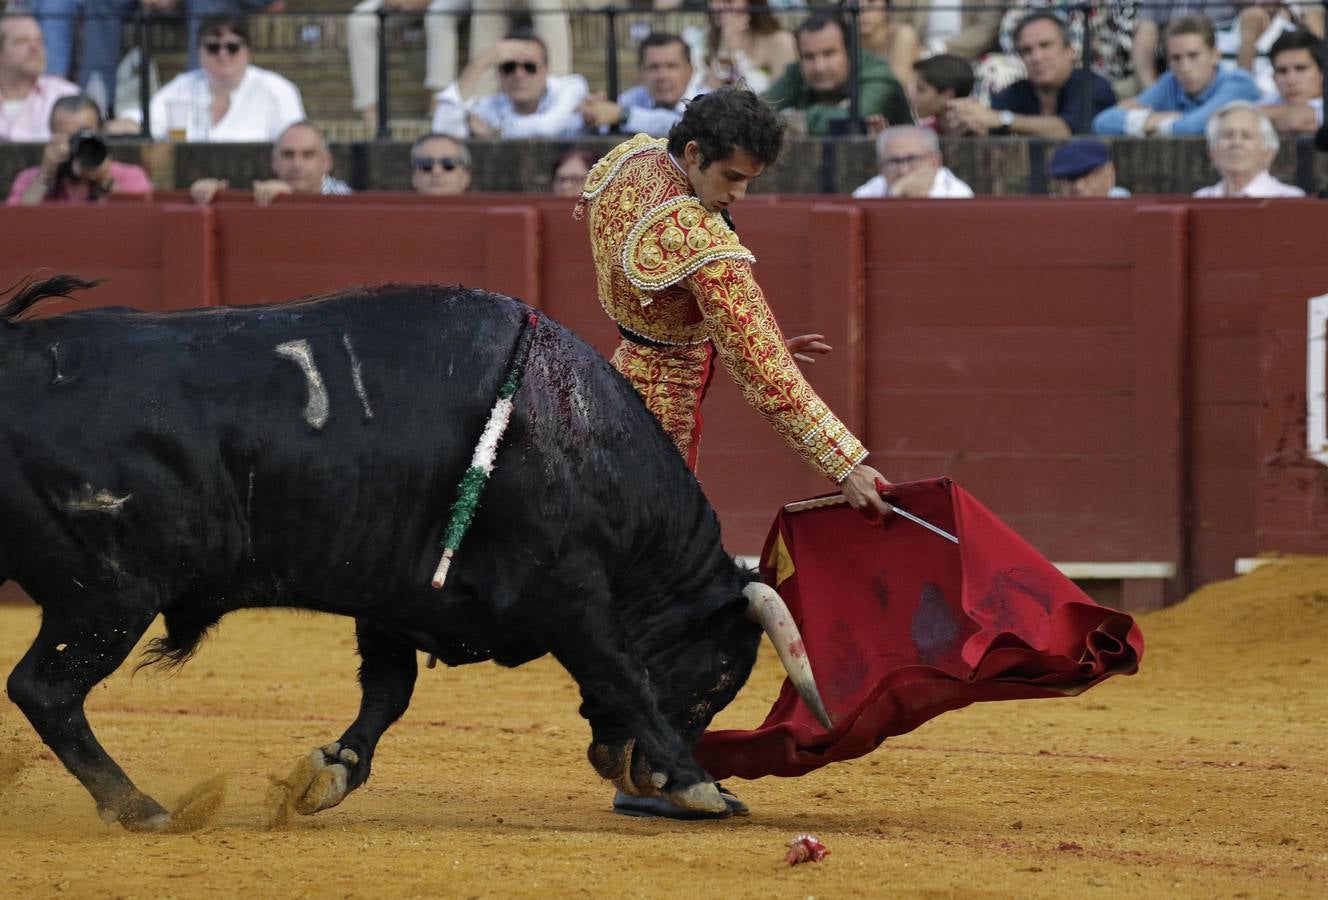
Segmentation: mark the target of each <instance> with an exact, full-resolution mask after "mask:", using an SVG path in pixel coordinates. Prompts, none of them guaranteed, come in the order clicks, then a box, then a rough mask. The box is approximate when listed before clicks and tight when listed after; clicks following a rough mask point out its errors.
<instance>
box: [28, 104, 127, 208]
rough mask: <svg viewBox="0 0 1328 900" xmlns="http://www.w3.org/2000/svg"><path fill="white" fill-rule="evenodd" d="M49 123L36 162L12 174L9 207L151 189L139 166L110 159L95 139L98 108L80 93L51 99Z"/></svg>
mask: <svg viewBox="0 0 1328 900" xmlns="http://www.w3.org/2000/svg"><path fill="white" fill-rule="evenodd" d="M50 127H51V139H50V140H49V141H47V143H46V149H45V150H44V151H42V161H41V165H39V166H33V167H31V168H29V169H24V170H23V171H22V172H19V173H18V175H17V176H15V178H14V185H13V187H12V188H11V189H10V191H9V200H8V201H7V202H8V204H9V205H10V206H18V205H23V206H32V205H35V204H38V203H96V202H98V201H100V200H103V199H105V198H106V197H107V196H109V195H110V194H151V193H152V181H151V179H149V178H148V173H147V172H145V171H144V170H143V169H142V167H140V166H135V165H130V164H128V163H122V162H117V161H115V160H113V159H111V158H110V154H109V153H108V151H107V148H106V142H105V141H104V140H102V139H101V128H102V119H101V110H100V109H98V108H97V104H95V103H93V102H92V101H91V100H90V99H88V98H87V97H85V96H84V95H82V94H71V95H69V96H67V97H61V98H60V99H59V100H57V101H55V106H53V107H51V122H50Z"/></svg>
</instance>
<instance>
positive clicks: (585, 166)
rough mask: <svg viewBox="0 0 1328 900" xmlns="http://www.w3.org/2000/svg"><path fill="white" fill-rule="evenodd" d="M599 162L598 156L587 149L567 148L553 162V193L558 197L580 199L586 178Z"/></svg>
mask: <svg viewBox="0 0 1328 900" xmlns="http://www.w3.org/2000/svg"><path fill="white" fill-rule="evenodd" d="M598 160H599V154H598V153H596V152H595V151H594V150H591V149H590V148H588V147H569V148H568V149H566V150H564V151H563V152H562V153H560V154H558V158H557V159H555V160H554V161H553V178H552V185H553V192H554V193H555V194H556V195H558V196H559V197H580V196H581V192H582V191H583V190H584V189H585V186H586V176H587V175H588V174H590V169H591V167H592V166H594V165H595V163H596V162H597V161H598Z"/></svg>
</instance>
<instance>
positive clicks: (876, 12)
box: [839, 0, 922, 75]
mask: <svg viewBox="0 0 1328 900" xmlns="http://www.w3.org/2000/svg"><path fill="white" fill-rule="evenodd" d="M850 2H851V0H840V2H839V6H840V9H841V10H842V9H843V8H844V7H845V6H847V5H848V4H849V3H850ZM858 9H859V12H858V32H859V34H858V40H859V42H860V44H859V45H860V46H861V48H862V49H863V50H865V51H867V52H868V53H872V54H875V55H876V56H879V57H880V58H881V59H883V60H885V61H886V62H888V63H889V64H890V69H891V70H892V71H894V72H895V73H896V74H899V73H903V74H905V75H907V74H908V73H909V72H912V71H913V64H914V63H916V62H917V61H918V56H919V55H920V54H921V52H922V50H921V47H920V46H919V44H918V32H917V30H916V29H914V27H913V26H912V25H910V24H909V23H908V22H905V21H903V20H902V19H898V18H896V17H895V15H894V13H891V12H890V0H862V2H860V3H859V4H858ZM846 21H848V20H846ZM850 24H851V23H850Z"/></svg>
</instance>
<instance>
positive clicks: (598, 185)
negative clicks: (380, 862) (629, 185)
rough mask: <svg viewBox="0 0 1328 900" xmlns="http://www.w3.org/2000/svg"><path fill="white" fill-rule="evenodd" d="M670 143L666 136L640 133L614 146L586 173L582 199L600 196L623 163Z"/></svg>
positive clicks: (592, 198)
mask: <svg viewBox="0 0 1328 900" xmlns="http://www.w3.org/2000/svg"><path fill="white" fill-rule="evenodd" d="M667 143H668V141H667V140H665V139H664V138H652V137H651V136H650V135H648V134H638V135H636V136H635V137H631V138H628V139H627V140H625V141H623V142H622V143H621V144H619V145H618V146H616V147H614V148H613V149H612V150H610V151H609V152H608V153H605V154H604V155H603V156H602V157H600V159H599V161H598V162H596V163H595V164H594V165H593V166H591V167H590V172H589V173H587V175H586V184H585V187H584V188H583V189H582V191H581V200H582V201H583V202H584V201H586V200H594V199H595V198H596V197H597V196H599V192H600V191H602V190H604V186H605V185H606V184H608V183H609V182H610V181H612V180H613V176H614V175H616V174H618V170H619V169H621V168H622V167H623V163H625V162H627V160H629V159H631V158H632V157H633V156H636V155H637V154H638V153H642V152H644V151H646V150H655V149H659V148H662V147H664V146H665V145H666V144H667Z"/></svg>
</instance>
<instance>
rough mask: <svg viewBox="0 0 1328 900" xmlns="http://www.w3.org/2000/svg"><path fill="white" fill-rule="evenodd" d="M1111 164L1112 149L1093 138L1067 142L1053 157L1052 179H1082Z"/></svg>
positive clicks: (1058, 148) (1057, 149)
mask: <svg viewBox="0 0 1328 900" xmlns="http://www.w3.org/2000/svg"><path fill="white" fill-rule="evenodd" d="M1109 162H1111V149H1110V148H1109V147H1108V146H1107V145H1106V144H1104V143H1102V142H1101V141H1099V140H1094V139H1093V138H1078V139H1076V140H1073V141H1066V142H1065V143H1064V144H1061V145H1060V146H1059V147H1057V148H1056V152H1055V153H1053V154H1052V155H1051V177H1052V178H1082V177H1083V176H1084V175H1087V174H1088V173H1089V172H1091V171H1093V170H1094V169H1098V168H1101V167H1102V166H1105V165H1106V164H1107V163H1109Z"/></svg>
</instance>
